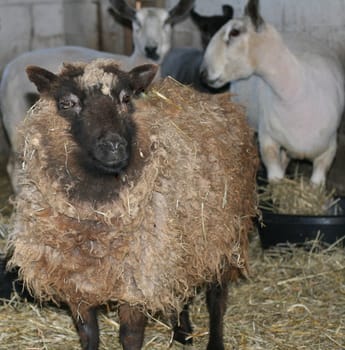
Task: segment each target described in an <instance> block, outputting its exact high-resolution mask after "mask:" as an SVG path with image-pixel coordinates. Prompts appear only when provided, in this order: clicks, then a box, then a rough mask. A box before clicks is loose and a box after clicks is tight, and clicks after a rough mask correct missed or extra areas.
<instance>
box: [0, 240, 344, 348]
mask: <svg viewBox="0 0 345 350" xmlns="http://www.w3.org/2000/svg"><path fill="white" fill-rule="evenodd" d="M315 247H316V248H317V244H316V246H315V245H314V248H315ZM250 252H251V278H250V280H249V281H243V282H240V283H239V284H236V285H233V286H232V287H231V289H230V294H229V304H228V311H227V314H226V317H225V330H224V334H225V345H226V349H236V350H237V349H239V350H260V349H265V350H275V349H279V350H285V349H286V350H289V349H291V350H292V349H293V350H299V349H301V350H302V349H303V350H304V349H310V350H315V349H334V350H337V349H339V350H341V349H344V348H345V254H344V249H343V248H339V247H338V248H337V247H329V248H328V249H325V250H317V249H315V251H306V250H303V249H300V248H294V247H289V248H284V249H280V250H279V249H273V250H269V251H264V252H263V251H262V249H261V247H260V243H259V240H258V237H257V236H256V235H255V237H254V238H253V240H252V242H251V251H250ZM191 318H192V322H193V324H194V347H193V349H205V347H206V342H207V331H208V316H207V312H206V308H205V303H204V297H203V296H202V295H200V296H198V298H197V299H196V300H195V302H194V304H193V307H192V308H191ZM99 320H100V328H101V346H100V349H109V348H111V349H115V350H116V349H121V347H120V345H119V342H118V329H119V324H118V323H117V316H116V313H115V311H112V310H108V311H106V310H104V312H101V313H100V317H99ZM0 329H1V335H0V350H5V349H26V350H29V349H30V350H36V349H37V350H38V349H47V350H53V349H54V350H55V349H80V347H79V343H78V337H77V334H76V332H75V330H74V326H73V324H72V320H71V318H70V317H69V314H68V312H67V311H65V310H59V309H56V308H53V307H43V308H41V307H39V306H37V305H33V304H30V303H25V302H19V301H18V300H16V299H15V298H14V299H13V300H12V301H11V302H9V303H7V304H5V305H3V306H1V307H0ZM169 346H171V347H170V348H169ZM182 348H183V347H182V346H180V345H179V344H177V343H173V344H171V330H170V328H169V325H168V323H166V322H165V321H164V320H152V321H151V322H150V323H149V326H148V327H147V329H146V337H145V347H144V349H154V350H161V349H172V350H177V349H182Z"/></svg>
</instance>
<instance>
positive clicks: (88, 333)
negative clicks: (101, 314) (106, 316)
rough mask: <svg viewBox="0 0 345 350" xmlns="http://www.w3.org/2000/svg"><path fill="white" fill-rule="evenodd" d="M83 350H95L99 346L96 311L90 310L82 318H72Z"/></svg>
mask: <svg viewBox="0 0 345 350" xmlns="http://www.w3.org/2000/svg"><path fill="white" fill-rule="evenodd" d="M74 321H75V324H76V327H77V331H78V334H79V337H80V342H81V347H82V349H83V350H97V349H98V345H99V328H98V321H97V310H96V309H95V308H90V309H89V310H88V311H87V312H86V313H84V314H83V315H82V318H80V317H76V318H74Z"/></svg>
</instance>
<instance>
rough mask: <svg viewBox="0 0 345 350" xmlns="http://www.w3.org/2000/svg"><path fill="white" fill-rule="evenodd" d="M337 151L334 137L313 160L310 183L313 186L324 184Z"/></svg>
mask: <svg viewBox="0 0 345 350" xmlns="http://www.w3.org/2000/svg"><path fill="white" fill-rule="evenodd" d="M336 151H337V139H336V136H335V137H334V138H333V139H332V140H331V142H330V145H329V147H328V148H327V150H326V151H325V152H324V153H322V154H321V155H319V156H318V157H316V158H315V159H314V160H313V173H312V175H311V178H310V181H311V182H312V183H313V184H315V185H323V184H324V183H325V182H326V174H327V171H328V170H329V168H330V167H331V165H332V162H333V160H334V157H335V153H336Z"/></svg>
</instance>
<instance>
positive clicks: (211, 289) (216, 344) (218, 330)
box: [206, 282, 228, 350]
mask: <svg viewBox="0 0 345 350" xmlns="http://www.w3.org/2000/svg"><path fill="white" fill-rule="evenodd" d="M227 296H228V283H227V282H224V283H223V284H222V285H220V284H219V283H212V284H210V285H209V286H208V288H207V290H206V304H207V309H208V312H209V316H210V324H209V329H210V330H209V341H208V345H207V350H224V343H223V318H224V314H225V311H226V303H227Z"/></svg>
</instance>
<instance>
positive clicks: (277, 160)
mask: <svg viewBox="0 0 345 350" xmlns="http://www.w3.org/2000/svg"><path fill="white" fill-rule="evenodd" d="M259 145H260V153H261V158H262V161H263V163H264V164H265V167H266V170H267V179H268V181H270V182H271V181H277V180H281V179H282V178H283V177H284V175H285V168H286V166H287V160H286V159H282V157H283V158H284V154H282V153H281V150H280V145H279V144H277V143H276V142H275V141H274V140H272V139H271V137H270V136H268V135H264V136H263V135H260V130H259ZM282 161H283V163H284V164H282Z"/></svg>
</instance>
